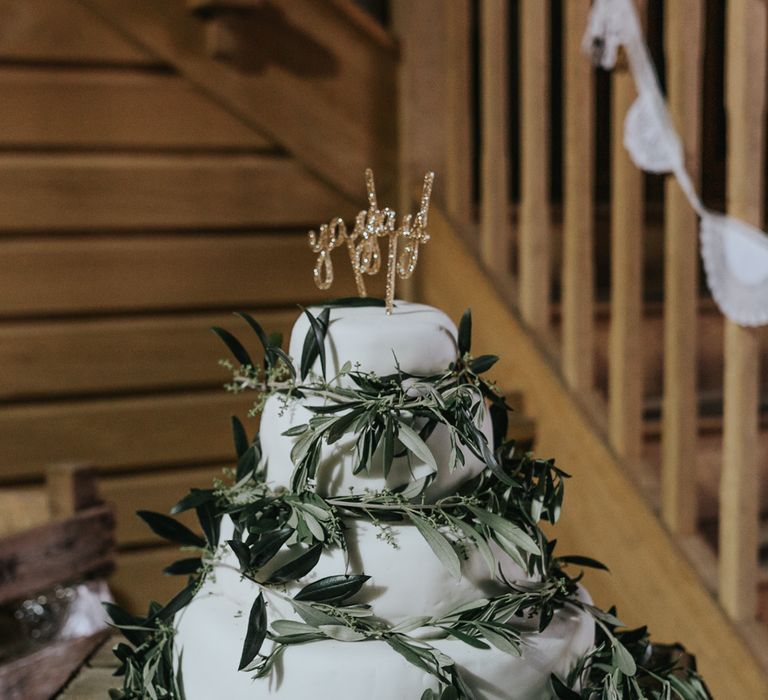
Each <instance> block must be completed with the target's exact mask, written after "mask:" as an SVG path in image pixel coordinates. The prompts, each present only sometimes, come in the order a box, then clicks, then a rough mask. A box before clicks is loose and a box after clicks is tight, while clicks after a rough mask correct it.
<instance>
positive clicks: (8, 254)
mask: <svg viewBox="0 0 768 700" xmlns="http://www.w3.org/2000/svg"><path fill="white" fill-rule="evenodd" d="M313 265H314V255H313V254H312V252H311V251H310V250H309V247H308V246H307V241H306V238H305V237H304V235H288V234H277V233H276V234H259V235H230V234H214V233H211V234H210V235H205V236H202V235H198V234H190V235H178V236H176V235H160V234H157V235H154V236H149V235H147V236H139V237H122V238H119V237H101V238H92V239H91V238H81V239H77V240H73V239H68V238H56V239H50V240H46V241H41V240H39V239H34V240H28V241H18V240H15V241H11V242H6V243H3V242H2V241H0V317H1V316H22V315H34V316H41V315H54V314H72V313H85V312H89V313H92V312H102V313H103V312H108V311H109V312H115V311H131V310H137V309H142V310H147V311H149V310H155V311H157V310H169V309H178V310H180V309H184V308H198V309H201V308H206V307H207V308H221V307H222V306H224V307H227V308H230V307H233V306H235V307H248V306H252V305H253V304H255V303H260V304H288V303H290V304H295V303H298V302H308V301H313V300H316V299H318V298H322V297H321V296H320V294H319V292H318V291H317V288H316V287H315V284H314V281H313V280H312V266H313ZM348 267H349V266H348V265H345V263H344V261H343V260H340V261H339V264H338V265H337V266H336V269H337V276H338V282H337V283H336V284H335V285H334V287H333V290H332V292H333V296H344V295H345V294H349V293H354V292H353V290H354V283H353V282H352V273H351V271H348V270H347V268H348ZM376 289H380V284H379V286H378V287H377V286H376V285H375V284H374V285H373V288H372V289H371V294H374V293H375V291H374V290H376ZM326 294H327V293H326ZM324 296H325V295H324ZM329 296H330V295H329ZM326 298H327V297H326Z"/></svg>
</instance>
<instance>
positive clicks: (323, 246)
mask: <svg viewBox="0 0 768 700" xmlns="http://www.w3.org/2000/svg"><path fill="white" fill-rule="evenodd" d="M434 180H435V174H434V173H432V172H429V173H427V174H426V175H425V176H424V187H423V189H422V193H421V206H420V207H419V211H418V212H417V214H416V216H413V215H411V214H407V215H405V216H403V219H402V221H401V223H400V226H398V227H395V223H396V222H395V219H396V218H397V213H396V212H395V211H394V210H393V209H390V208H389V207H385V208H384V209H379V205H378V201H377V199H376V185H375V183H374V181H373V171H372V170H371V169H370V168H368V169H366V171H365V185H366V189H367V190H368V209H367V210H366V209H363V210H362V211H360V212H359V213H358V214H357V217H356V218H355V227H354V229H352V232H351V233H348V232H347V226H346V224H345V223H344V220H343V219H341V218H340V217H336V218H335V219H332V220H331V222H330V223H328V224H323V225H322V226H321V227H320V232H319V233H316V232H315V231H310V232H309V247H310V248H311V249H312V251H313V252H315V253H317V254H318V256H317V262H316V263H315V269H314V277H315V284H316V285H317V286H318V288H319V289H328V288H329V287H330V286H331V285H332V284H333V262H332V260H331V253H332V252H333V250H334V248H338V247H339V246H341V245H343V244H344V243H346V244H347V252H348V253H349V262H350V264H351V265H352V271H353V273H354V275H355V284H356V285H357V293H358V294H359V295H360V296H361V297H365V296H367V293H366V291H365V280H364V279H363V275H375V274H377V273H378V271H379V270H380V269H381V249H380V247H379V238H382V237H384V236H386V237H388V238H389V246H388V248H387V282H386V305H387V315H390V314H391V313H392V302H393V300H394V298H395V280H396V277H397V276H399V277H400V279H408V278H409V277H410V276H411V275H412V274H413V271H414V270H415V269H416V263H417V262H418V260H419V245H420V244H421V243H426V242H427V241H428V240H429V234H428V233H427V214H428V213H429V198H430V196H431V195H432V183H433V182H434ZM401 242H402V243H403V247H402V250H401V251H400V254H399V257H398V247H399V245H400V243H401Z"/></svg>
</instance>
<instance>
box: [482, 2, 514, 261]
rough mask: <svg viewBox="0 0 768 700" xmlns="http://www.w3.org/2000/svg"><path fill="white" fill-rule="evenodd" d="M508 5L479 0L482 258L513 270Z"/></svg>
mask: <svg viewBox="0 0 768 700" xmlns="http://www.w3.org/2000/svg"><path fill="white" fill-rule="evenodd" d="M508 33H509V3H508V2H507V0H481V3H480V70H481V78H480V89H481V91H482V93H481V95H482V96H481V109H480V111H481V126H482V131H481V136H480V140H481V151H480V201H481V206H480V256H481V258H482V260H483V262H484V263H485V265H486V266H487V267H488V268H489V269H491V270H494V271H496V272H502V273H504V272H508V271H509V264H510V250H511V242H510V230H509V108H508V104H507V103H508V99H509V71H508V70H507V61H508V58H509V37H508Z"/></svg>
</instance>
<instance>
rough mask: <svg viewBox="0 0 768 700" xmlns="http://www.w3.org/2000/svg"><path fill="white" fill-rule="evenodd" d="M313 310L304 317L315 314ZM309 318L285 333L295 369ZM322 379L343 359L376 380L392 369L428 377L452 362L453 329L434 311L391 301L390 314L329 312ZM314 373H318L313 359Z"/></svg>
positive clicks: (375, 309)
mask: <svg viewBox="0 0 768 700" xmlns="http://www.w3.org/2000/svg"><path fill="white" fill-rule="evenodd" d="M320 311H321V309H320V308H317V307H313V308H311V309H310V313H312V314H313V315H314V316H317V315H319V313H320ZM308 331H309V320H308V319H307V317H306V315H304V314H302V315H301V316H300V317H299V319H298V320H297V321H296V324H295V325H294V327H293V332H292V333H291V343H290V347H289V354H290V356H291V358H292V359H293V360H294V362H295V363H296V364H297V365H298V360H299V359H300V358H301V350H302V346H303V344H304V338H305V337H306V335H307V332H308ZM325 344H326V355H327V358H326V359H327V362H328V367H327V372H326V374H327V375H328V377H332V376H334V375H335V374H336V373H337V372H338V370H339V369H340V367H341V366H342V365H343V364H344V363H345V362H346V361H347V360H349V361H350V362H352V363H353V364H355V363H359V365H360V366H359V369H360V371H361V372H373V373H374V374H377V375H379V376H384V375H387V374H392V373H393V372H395V371H396V362H395V358H397V364H399V366H400V369H401V370H402V371H403V372H407V373H409V374H416V375H429V374H434V373H436V372H440V371H443V370H444V369H445V368H446V367H448V365H449V364H450V363H451V362H453V361H455V360H456V355H457V353H458V350H457V346H456V326H455V325H454V323H453V321H451V319H450V318H448V316H446V315H445V314H444V313H443V312H442V311H440V310H439V309H435V308H433V307H431V306H426V305H424V304H414V303H412V302H409V301H396V302H395V306H394V309H393V310H392V315H391V316H387V315H386V313H385V311H384V309H383V308H381V307H377V306H363V307H351V308H350V307H333V308H331V316H330V323H329V326H328V335H327V337H326V341H325ZM314 370H315V372H317V373H319V372H320V364H319V360H318V361H317V362H316V363H315V367H314Z"/></svg>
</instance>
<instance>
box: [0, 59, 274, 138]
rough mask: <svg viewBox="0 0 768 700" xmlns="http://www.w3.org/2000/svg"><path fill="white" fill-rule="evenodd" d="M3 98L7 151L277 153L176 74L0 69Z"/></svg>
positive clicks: (0, 110) (1, 134) (0, 114)
mask: <svg viewBox="0 0 768 700" xmlns="http://www.w3.org/2000/svg"><path fill="white" fill-rule="evenodd" d="M0 93H1V94H2V95H3V99H2V100H0V124H2V125H3V128H2V130H0V147H3V148H9V147H12V148H21V147H25V148H71V147H79V148H99V149H107V148H113V149H126V148H131V149H162V150H169V149H180V148H183V149H193V150H196V151H201V150H206V149H249V150H266V149H269V148H273V146H272V145H271V144H270V143H269V142H268V141H266V139H264V138H263V137H262V136H260V135H259V134H257V133H255V132H254V131H253V130H251V129H248V128H247V127H245V126H244V125H243V124H241V123H240V122H239V121H238V120H237V119H235V118H234V117H232V116H230V115H229V114H227V113H226V112H225V111H223V110H222V109H219V108H218V107H217V106H216V105H214V104H213V103H211V102H210V101H208V100H206V99H205V98H204V97H203V96H202V95H201V94H200V93H199V92H197V91H196V90H195V89H194V88H192V86H191V85H190V84H189V83H187V82H186V81H185V80H184V79H183V78H181V77H179V76H177V75H172V74H163V73H143V72H126V71H124V70H116V71H112V70H107V71H105V70H100V71H93V72H85V71H72V70H71V69H63V70H61V69H49V70H41V69H39V68H35V69H29V68H15V67H14V68H0Z"/></svg>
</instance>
